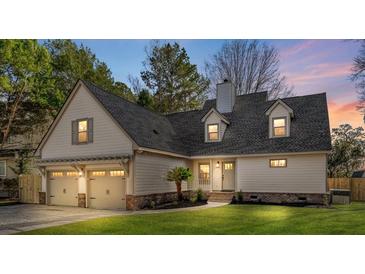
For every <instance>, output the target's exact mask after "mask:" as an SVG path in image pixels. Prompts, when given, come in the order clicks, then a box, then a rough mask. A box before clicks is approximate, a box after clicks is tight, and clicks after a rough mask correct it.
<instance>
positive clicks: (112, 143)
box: [42, 86, 132, 158]
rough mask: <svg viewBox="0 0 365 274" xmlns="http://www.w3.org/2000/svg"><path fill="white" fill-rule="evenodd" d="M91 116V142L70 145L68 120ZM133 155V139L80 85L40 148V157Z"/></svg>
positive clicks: (69, 124) (69, 122) (69, 123)
mask: <svg viewBox="0 0 365 274" xmlns="http://www.w3.org/2000/svg"><path fill="white" fill-rule="evenodd" d="M82 118H93V119H94V141H93V143H90V144H82V145H72V140H71V122H72V121H73V120H76V119H82ZM117 153H120V154H132V142H131V141H130V139H129V138H128V137H127V136H126V135H125V134H124V133H123V132H122V130H121V129H120V128H119V126H118V125H117V124H116V123H115V122H114V121H113V120H112V118H111V117H110V116H109V115H108V114H107V113H106V112H105V111H104V109H103V108H102V106H101V105H100V104H99V103H98V102H97V101H95V99H94V98H93V97H92V95H91V94H89V92H88V91H87V90H86V89H85V88H84V87H83V86H81V88H80V89H79V90H78V91H77V93H76V94H75V96H74V98H73V99H72V100H71V102H70V105H69V106H68V107H67V109H66V111H65V112H64V113H63V115H62V117H61V119H60V120H59V122H58V124H57V125H56V127H55V128H54V131H53V132H52V133H51V135H50V136H49V138H48V140H47V142H46V143H45V145H44V147H43V149H42V158H62V157H73V156H87V155H105V154H117Z"/></svg>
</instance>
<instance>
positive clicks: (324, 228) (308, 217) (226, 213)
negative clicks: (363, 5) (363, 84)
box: [25, 203, 365, 235]
mask: <svg viewBox="0 0 365 274" xmlns="http://www.w3.org/2000/svg"><path fill="white" fill-rule="evenodd" d="M25 234H129V235H130V234H134V235H135V234H155V235H164V234H188V235H191V234H365V203H353V204H352V205H350V206H343V205H341V206H334V207H333V208H308V207H287V206H271V205H227V206H224V207H219V208H211V209H203V210H198V211H187V212H175V213H162V214H148V215H132V216H115V217H108V218H100V219H95V220H90V221H84V222H79V223H73V224H68V225H62V226H57V227H51V228H45V229H39V230H33V231H30V232H27V233H25Z"/></svg>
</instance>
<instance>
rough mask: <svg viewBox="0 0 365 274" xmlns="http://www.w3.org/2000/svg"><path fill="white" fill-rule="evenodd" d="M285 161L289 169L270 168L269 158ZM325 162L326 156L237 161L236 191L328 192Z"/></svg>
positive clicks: (258, 158)
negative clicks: (283, 159)
mask: <svg viewBox="0 0 365 274" xmlns="http://www.w3.org/2000/svg"><path fill="white" fill-rule="evenodd" d="M282 158H285V159H287V167H286V168H270V166H269V160H270V159H282ZM326 161H327V160H326V154H313V155H296V156H275V157H247V158H238V159H237V165H236V166H237V185H236V190H237V191H239V190H242V191H243V192H281V193H283V192H286V193H325V192H326Z"/></svg>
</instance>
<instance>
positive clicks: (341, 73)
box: [286, 63, 352, 85]
mask: <svg viewBox="0 0 365 274" xmlns="http://www.w3.org/2000/svg"><path fill="white" fill-rule="evenodd" d="M351 67H352V64H348V63H346V64H343V63H342V64H336V63H320V64H314V65H310V66H308V67H307V68H306V69H304V70H303V71H302V72H300V73H294V74H290V73H287V74H286V77H287V78H288V81H290V82H291V83H292V84H294V85H298V84H303V83H306V82H308V81H314V80H319V79H324V78H335V77H347V76H349V75H350V74H351Z"/></svg>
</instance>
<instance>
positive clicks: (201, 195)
mask: <svg viewBox="0 0 365 274" xmlns="http://www.w3.org/2000/svg"><path fill="white" fill-rule="evenodd" d="M195 195H196V200H197V201H198V202H201V201H203V200H206V197H205V193H204V191H203V190H202V189H201V188H198V190H197V191H196V193H195Z"/></svg>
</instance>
